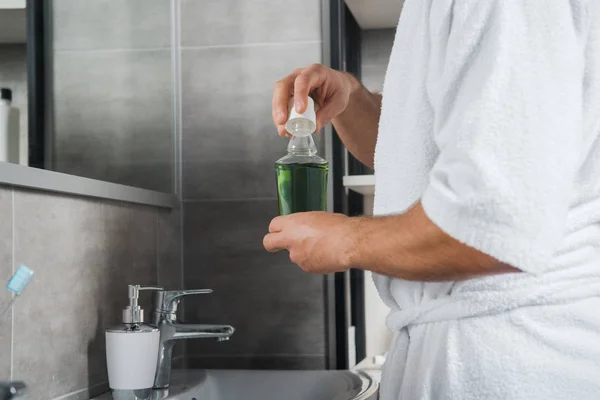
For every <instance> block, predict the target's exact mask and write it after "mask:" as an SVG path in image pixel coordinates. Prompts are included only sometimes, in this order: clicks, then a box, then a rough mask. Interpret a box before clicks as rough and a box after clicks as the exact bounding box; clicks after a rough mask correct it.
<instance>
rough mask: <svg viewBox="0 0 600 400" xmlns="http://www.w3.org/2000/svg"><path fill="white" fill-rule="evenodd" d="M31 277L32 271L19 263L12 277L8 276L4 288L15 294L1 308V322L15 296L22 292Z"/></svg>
mask: <svg viewBox="0 0 600 400" xmlns="http://www.w3.org/2000/svg"><path fill="white" fill-rule="evenodd" d="M32 277H33V271H32V270H30V269H29V268H27V267H26V266H24V265H21V266H19V268H17V271H16V272H15V273H14V275H13V276H12V278H10V280H9V281H8V284H7V285H6V288H7V289H8V290H9V291H11V292H13V293H14V294H15V295H14V296H13V298H12V299H11V300H10V301H9V302H8V304H7V305H6V306H5V307H4V308H3V309H2V311H0V322H2V319H3V318H4V315H5V314H6V313H7V312H8V310H10V308H11V307H12V305H13V303H14V302H15V300H16V299H17V296H20V295H21V293H23V290H24V289H25V287H27V285H28V284H29V282H30V281H31V278H32Z"/></svg>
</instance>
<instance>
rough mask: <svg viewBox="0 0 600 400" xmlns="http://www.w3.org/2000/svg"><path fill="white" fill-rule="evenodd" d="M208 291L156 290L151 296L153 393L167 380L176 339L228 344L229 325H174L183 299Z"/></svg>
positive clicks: (166, 386) (209, 291)
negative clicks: (155, 336)
mask: <svg viewBox="0 0 600 400" xmlns="http://www.w3.org/2000/svg"><path fill="white" fill-rule="evenodd" d="M209 293H212V290H211V289H199V290H174V291H168V290H156V291H155V292H154V294H153V299H154V311H153V319H152V325H154V326H156V327H157V328H158V329H159V330H160V342H159V348H158V360H157V366H156V377H155V379H154V389H166V388H168V387H169V381H170V380H171V359H172V357H173V346H174V345H175V343H176V341H177V340H180V339H209V338H213V339H217V340H219V341H222V340H229V337H230V336H231V335H233V332H234V328H233V327H232V326H229V325H199V324H181V323H178V322H177V306H178V305H179V302H180V301H181V299H182V298H183V297H184V296H189V295H193V294H209Z"/></svg>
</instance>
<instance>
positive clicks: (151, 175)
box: [52, 0, 174, 192]
mask: <svg viewBox="0 0 600 400" xmlns="http://www.w3.org/2000/svg"><path fill="white" fill-rule="evenodd" d="M52 6H53V27H54V29H53V48H54V53H53V62H54V83H53V84H54V103H55V104H54V128H55V160H54V164H55V165H54V167H55V169H56V170H58V171H60V172H65V173H69V174H74V175H80V176H85V177H89V178H95V179H100V180H105V181H110V182H116V183H121V184H125V185H131V186H137V187H142V188H146V189H152V190H158V191H162V192H171V191H172V190H173V170H174V169H173V168H174V166H173V163H174V161H173V154H174V151H173V145H174V139H173V125H174V124H173V84H172V63H171V51H172V47H171V41H172V38H171V36H172V35H171V31H172V29H171V28H172V16H171V15H172V13H171V2H170V1H167V0H92V1H84V2H82V1H80V0H55V1H53V2H52Z"/></svg>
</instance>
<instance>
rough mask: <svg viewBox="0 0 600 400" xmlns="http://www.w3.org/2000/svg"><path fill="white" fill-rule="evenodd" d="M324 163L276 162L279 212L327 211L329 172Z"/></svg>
mask: <svg viewBox="0 0 600 400" xmlns="http://www.w3.org/2000/svg"><path fill="white" fill-rule="evenodd" d="M328 170H329V166H328V164H327V162H323V163H291V164H283V163H279V162H278V163H276V164H275V171H276V173H277V197H278V199H279V214H280V215H289V214H293V213H297V212H305V211H327V172H328Z"/></svg>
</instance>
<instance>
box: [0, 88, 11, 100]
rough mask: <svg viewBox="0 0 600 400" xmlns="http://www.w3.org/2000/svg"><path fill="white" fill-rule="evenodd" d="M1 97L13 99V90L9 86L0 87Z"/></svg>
mask: <svg viewBox="0 0 600 400" xmlns="http://www.w3.org/2000/svg"><path fill="white" fill-rule="evenodd" d="M0 98H1V99H2V100H8V101H12V90H10V89H8V88H1V89H0Z"/></svg>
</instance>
